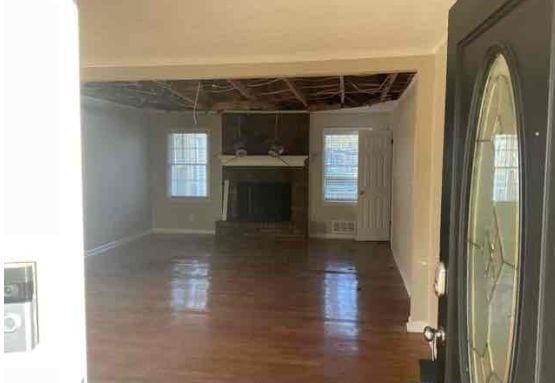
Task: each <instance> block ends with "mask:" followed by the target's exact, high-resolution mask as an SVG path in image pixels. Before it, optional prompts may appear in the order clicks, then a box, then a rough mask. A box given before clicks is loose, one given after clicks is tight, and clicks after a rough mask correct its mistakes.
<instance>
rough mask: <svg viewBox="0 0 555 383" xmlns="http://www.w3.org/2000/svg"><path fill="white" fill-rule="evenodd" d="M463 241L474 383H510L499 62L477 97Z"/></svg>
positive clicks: (504, 97)
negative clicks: (464, 240) (466, 223)
mask: <svg viewBox="0 0 555 383" xmlns="http://www.w3.org/2000/svg"><path fill="white" fill-rule="evenodd" d="M479 113H480V114H479V118H478V130H477V133H476V139H475V140H476V142H475V149H474V157H473V163H472V178H471V187H470V201H469V205H470V206H469V222H468V233H467V245H466V246H467V254H468V265H467V273H468V274H467V306H468V318H467V323H468V338H469V339H468V355H469V364H470V366H469V367H470V378H471V381H472V382H473V383H482V382H484V383H498V382H499V383H506V382H508V381H509V375H510V369H511V359H512V354H513V347H514V340H513V339H514V331H515V317H516V309H517V296H518V290H519V288H518V285H519V267H520V264H519V263H520V262H519V259H520V251H519V249H520V206H519V205H520V196H519V190H520V188H519V184H520V179H519V178H520V170H519V169H520V167H519V164H520V158H519V149H518V148H519V145H518V134H517V115H516V107H515V95H514V89H513V86H512V81H511V73H510V71H509V66H508V65H507V61H506V60H505V57H504V56H503V55H501V54H500V55H498V56H497V57H496V58H495V59H494V61H493V63H492V64H491V66H490V68H489V73H488V76H487V80H486V85H485V87H484V90H483V94H482V97H481V105H480V109H479Z"/></svg>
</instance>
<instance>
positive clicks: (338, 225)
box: [331, 221, 355, 234]
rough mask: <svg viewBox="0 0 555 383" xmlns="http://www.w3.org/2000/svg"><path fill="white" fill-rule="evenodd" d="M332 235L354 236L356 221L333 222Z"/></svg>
mask: <svg viewBox="0 0 555 383" xmlns="http://www.w3.org/2000/svg"><path fill="white" fill-rule="evenodd" d="M331 232H332V234H354V233H355V221H331Z"/></svg>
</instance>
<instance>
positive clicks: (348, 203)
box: [322, 200, 358, 206]
mask: <svg viewBox="0 0 555 383" xmlns="http://www.w3.org/2000/svg"><path fill="white" fill-rule="evenodd" d="M357 203H358V201H340V200H322V205H324V206H355V205H356V204H357Z"/></svg>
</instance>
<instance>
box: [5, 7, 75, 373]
mask: <svg viewBox="0 0 555 383" xmlns="http://www.w3.org/2000/svg"><path fill="white" fill-rule="evenodd" d="M0 3H1V4H0V25H2V27H1V28H0V53H1V55H2V57H1V58H0V65H3V66H4V68H2V70H0V114H1V115H0V121H1V122H0V126H1V128H0V255H1V257H2V262H3V264H6V263H9V267H10V268H12V266H14V264H16V263H20V262H30V263H32V264H33V265H34V266H35V270H36V273H35V278H34V280H35V282H34V288H33V289H32V290H33V291H34V292H33V296H34V297H35V298H33V299H35V304H36V307H37V312H38V316H37V320H36V323H37V330H38V341H37V342H36V343H35V342H33V346H32V347H27V346H26V347H27V348H25V349H26V350H27V351H23V350H20V349H18V351H17V352H13V350H14V348H10V349H9V350H11V351H12V352H2V353H0V355H1V357H2V361H0V368H1V369H2V371H1V372H0V374H1V376H0V381H2V382H6V383H14V382H17V383H21V382H34V383H35V382H49V383H52V382H72V383H80V382H84V381H85V380H86V347H85V305H84V267H83V266H84V254H83V220H82V209H83V208H82V200H81V129H80V117H79V109H80V102H79V50H78V23H77V6H76V4H75V2H74V1H73V0H3V1H0ZM7 273H8V274H9V273H10V271H9V270H8V271H7ZM7 280H13V279H10V277H8V278H7ZM14 286H17V285H16V284H12V285H11V287H10V286H7V288H5V290H4V291H5V292H6V291H7V289H8V288H9V289H10V290H9V291H10V292H13V291H23V290H18V287H14ZM25 291H27V290H25ZM2 307H3V315H4V337H3V339H4V341H6V340H7V341H8V342H9V343H10V344H7V343H8V342H6V344H4V346H5V347H10V345H13V344H14V343H15V342H13V339H14V338H13V337H12V335H14V334H16V335H17V334H19V335H21V336H23V335H25V334H27V332H26V331H27V329H29V328H30V327H29V326H30V325H31V324H32V323H26V322H23V321H21V320H19V319H20V318H24V320H28V319H29V318H31V317H29V316H24V315H20V316H19V317H18V316H16V314H14V313H13V311H10V310H15V308H14V303H13V302H6V303H4V304H3V306H2ZM10 312H11V316H9V317H8V318H6V314H10ZM17 318H19V319H17ZM30 322H32V321H30ZM8 327H9V328H8ZM16 331H17V333H16ZM6 351H8V350H6Z"/></svg>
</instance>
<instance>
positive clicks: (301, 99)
mask: <svg viewBox="0 0 555 383" xmlns="http://www.w3.org/2000/svg"><path fill="white" fill-rule="evenodd" d="M413 76H414V73H412V72H405V73H378V74H369V75H337V76H334V77H330V76H326V77H295V78H282V77H269V78H253V79H242V80H238V79H207V80H178V79H177V80H164V81H162V80H158V81H137V82H126V81H115V82H89V83H83V84H82V87H81V91H82V94H83V95H87V96H90V97H93V98H98V99H104V100H108V101H112V102H116V103H120V104H123V105H129V106H134V107H140V108H150V109H159V110H168V111H190V110H192V109H193V108H194V107H195V103H196V110H199V111H200V110H202V111H218V112H221V111H226V110H251V111H256V110H259V111H267V110H274V111H275V110H307V111H310V110H324V109H338V108H353V107H363V106H368V105H373V104H376V103H379V102H384V101H389V100H396V99H398V98H399V97H400V95H401V94H402V93H403V91H404V90H405V89H406V87H407V86H408V85H409V83H410V81H411V79H412V78H413ZM197 92H198V94H197Z"/></svg>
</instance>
